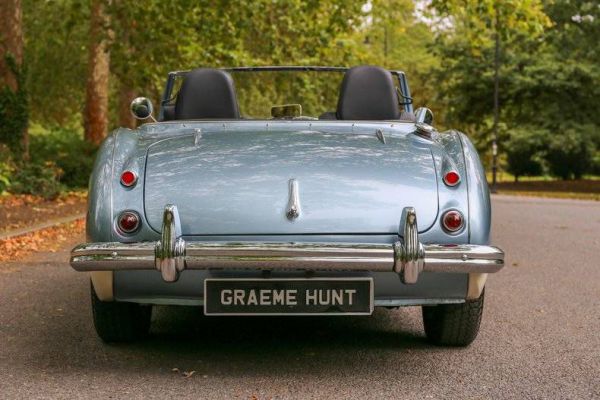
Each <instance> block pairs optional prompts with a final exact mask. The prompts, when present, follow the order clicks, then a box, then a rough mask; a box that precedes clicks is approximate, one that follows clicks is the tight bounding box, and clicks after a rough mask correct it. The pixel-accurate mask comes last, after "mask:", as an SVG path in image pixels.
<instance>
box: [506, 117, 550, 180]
mask: <svg viewBox="0 0 600 400" xmlns="http://www.w3.org/2000/svg"><path fill="white" fill-rule="evenodd" d="M548 136H549V132H548V131H545V130H538V129H536V128H535V127H531V126H528V127H523V128H520V129H516V130H514V131H513V132H511V135H510V140H508V141H507V143H506V158H507V162H508V167H507V170H508V172H510V173H511V174H513V175H514V177H515V181H518V180H519V177H520V176H535V175H541V174H542V172H543V162H544V160H543V154H542V149H543V147H544V140H545V139H546V138H547V137H548Z"/></svg>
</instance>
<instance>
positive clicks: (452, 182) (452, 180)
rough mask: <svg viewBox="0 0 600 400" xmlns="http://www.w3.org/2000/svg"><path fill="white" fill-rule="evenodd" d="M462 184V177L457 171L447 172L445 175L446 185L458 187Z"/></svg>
mask: <svg viewBox="0 0 600 400" xmlns="http://www.w3.org/2000/svg"><path fill="white" fill-rule="evenodd" d="M459 182H460V175H459V174H458V172H456V171H450V172H447V173H446V175H444V183H445V184H446V185H447V186H456V185H458V183H459Z"/></svg>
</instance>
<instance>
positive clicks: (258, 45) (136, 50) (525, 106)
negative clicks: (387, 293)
mask: <svg viewBox="0 0 600 400" xmlns="http://www.w3.org/2000/svg"><path fill="white" fill-rule="evenodd" d="M0 40H1V42H0V92H1V94H0V192H2V193H4V196H7V195H8V194H9V193H10V194H26V195H35V196H41V197H42V198H49V199H53V198H56V197H57V196H59V195H60V194H61V193H63V192H65V191H71V190H77V189H82V190H84V189H85V187H86V186H87V180H88V177H89V172H90V169H91V166H92V163H93V159H94V152H95V149H96V148H97V146H98V144H99V143H100V142H101V141H102V140H103V138H104V137H105V136H106V135H107V134H108V133H109V132H110V131H111V130H112V129H114V128H116V127H118V126H128V127H134V126H135V125H136V121H135V120H134V119H133V117H132V116H131V114H130V112H129V104H130V102H131V100H132V99H133V98H134V97H136V96H139V95H144V96H147V97H149V98H151V99H152V100H153V102H154V104H155V105H156V104H158V102H159V100H160V96H161V93H162V89H163V86H164V83H165V80H166V75H167V73H168V72H169V71H173V70H181V69H191V68H196V67H200V66H211V67H222V66H223V67H224V66H244V65H334V66H353V65H358V64H376V65H381V66H383V67H387V68H390V69H399V70H403V71H405V72H406V73H407V75H408V79H409V83H410V85H411V90H412V92H413V97H414V105H415V107H419V106H427V107H429V108H431V109H432V110H433V112H434V115H435V124H436V126H437V127H438V128H439V129H440V130H443V129H446V128H450V127H451V128H454V129H459V130H462V131H464V132H465V133H467V134H468V135H469V136H470V137H471V138H472V140H473V141H474V142H475V143H476V145H477V146H478V148H479V150H480V154H481V156H482V159H483V161H484V163H485V164H486V167H487V168H488V170H490V171H491V169H492V166H493V153H494V146H493V142H494V139H497V147H496V150H497V151H496V152H497V155H498V160H497V167H498V177H499V179H500V181H501V182H500V185H499V186H498V189H499V190H500V191H503V190H507V191H510V190H512V191H521V192H523V193H527V192H529V191H536V192H537V193H538V194H540V193H545V192H550V191H551V192H558V193H562V195H565V196H572V195H573V193H577V194H576V195H575V196H577V197H584V198H590V197H591V198H595V199H598V198H600V194H599V193H598V192H599V189H598V186H599V185H598V183H599V182H600V181H598V179H597V176H598V175H599V174H600V155H599V154H600V153H599V150H600V132H599V127H600V110H599V105H600V4H599V3H598V2H597V1H584V0H505V1H499V0H450V1H437V0H422V1H411V0H287V1H285V0H281V1H276V0H255V1H244V2H242V1H240V2H237V1H226V0H221V1H219V0H212V1H209V0H195V1H193V0H180V1H175V0H170V1H169V0H146V1H143V2H138V1H135V2H134V1H125V0H87V1H83V0H2V4H1V6H0ZM273 82H274V84H275V85H277V84H278V83H277V82H278V81H276V80H274V81H273ZM306 84H307V85H310V82H309V81H307V83H306ZM336 86H337V82H336ZM309 89H310V88H309V87H308V86H307V90H309ZM332 92H333V93H334V95H336V96H337V87H336V88H333V89H332ZM245 95H246V97H248V98H252V93H251V92H250V93H245ZM517 180H519V183H518V184H516V183H514V182H515V181H517Z"/></svg>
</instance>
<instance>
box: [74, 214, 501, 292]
mask: <svg viewBox="0 0 600 400" xmlns="http://www.w3.org/2000/svg"><path fill="white" fill-rule="evenodd" d="M403 221H404V225H403V232H404V235H403V242H401V241H397V242H396V243H394V244H357V243H281V242H276V243H264V242H197V241H194V242H188V243H186V242H185V241H184V240H183V238H182V235H181V225H180V221H179V214H178V212H177V207H175V206H173V205H168V206H167V207H165V212H164V217H163V230H162V235H161V240H160V241H158V242H156V243H152V242H142V243H119V242H108V243H86V244H81V245H79V246H77V247H75V248H74V249H73V250H72V251H71V266H72V267H73V268H74V269H75V270H77V271H116V270H148V269H154V268H156V269H158V270H159V271H160V272H161V275H162V277H163V279H164V280H165V281H166V282H175V281H177V279H178V277H179V273H180V272H181V271H183V270H184V269H186V268H187V269H203V270H206V269H253V270H288V271H289V270H306V271H395V272H397V273H398V274H399V275H400V278H401V280H402V282H404V283H405V284H412V283H415V282H417V280H418V277H419V275H420V273H421V272H422V271H428V272H452V273H473V272H475V273H494V272H497V271H499V270H500V269H501V268H502V267H503V266H504V252H503V251H502V250H500V249H499V248H497V247H493V246H484V245H472V244H460V245H451V244H448V245H444V244H425V245H423V244H422V243H420V242H419V237H418V228H417V216H416V212H415V210H414V208H412V207H406V208H405V210H404V213H403Z"/></svg>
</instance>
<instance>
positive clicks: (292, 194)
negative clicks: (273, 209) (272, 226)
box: [285, 179, 300, 220]
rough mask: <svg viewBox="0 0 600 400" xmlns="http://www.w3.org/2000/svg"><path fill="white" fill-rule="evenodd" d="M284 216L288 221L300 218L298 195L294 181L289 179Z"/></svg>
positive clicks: (296, 182) (295, 181)
mask: <svg viewBox="0 0 600 400" xmlns="http://www.w3.org/2000/svg"><path fill="white" fill-rule="evenodd" d="M285 215H286V216H287V218H288V219H289V220H294V219H296V218H298V217H299V216H300V195H299V193H298V181H297V180H296V179H290V181H289V199H288V205H287V210H286V213H285Z"/></svg>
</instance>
